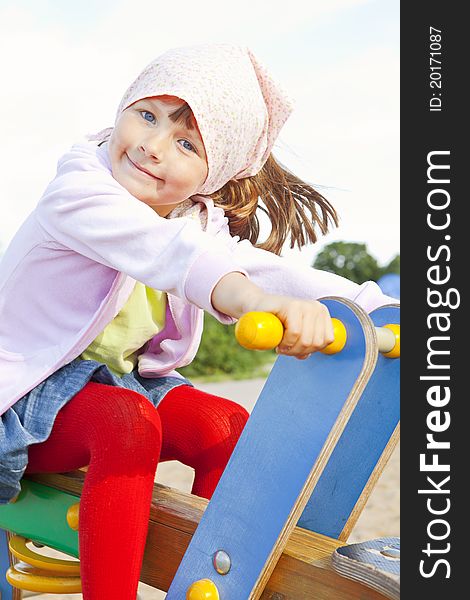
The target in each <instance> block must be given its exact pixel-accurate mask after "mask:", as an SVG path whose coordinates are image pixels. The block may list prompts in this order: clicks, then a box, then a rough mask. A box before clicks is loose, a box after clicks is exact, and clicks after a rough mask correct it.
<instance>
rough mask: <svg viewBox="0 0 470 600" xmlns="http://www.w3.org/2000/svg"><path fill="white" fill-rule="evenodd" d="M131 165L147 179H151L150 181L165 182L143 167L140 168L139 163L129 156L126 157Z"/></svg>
mask: <svg viewBox="0 0 470 600" xmlns="http://www.w3.org/2000/svg"><path fill="white" fill-rule="evenodd" d="M126 156H127V158H128V160H129V162H130V164H131V165H132V166H133V167H134V168H135V169H137V170H138V171H139V172H140V173H142V175H144V176H146V177H147V178H148V177H150V179H155V180H156V181H163V179H162V178H161V177H157V176H156V175H152V173H150V172H149V171H146V170H145V169H144V168H143V167H141V166H139V165H138V164H137V163H135V162H134V161H133V160H131V159H130V158H129V156H128V155H126Z"/></svg>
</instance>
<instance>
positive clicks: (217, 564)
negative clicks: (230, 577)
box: [212, 550, 232, 575]
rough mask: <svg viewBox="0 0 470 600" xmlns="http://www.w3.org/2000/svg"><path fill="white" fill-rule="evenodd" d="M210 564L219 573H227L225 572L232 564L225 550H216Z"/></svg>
mask: <svg viewBox="0 0 470 600" xmlns="http://www.w3.org/2000/svg"><path fill="white" fill-rule="evenodd" d="M212 564H213V565H214V569H215V570H216V571H217V573H219V574H220V575H227V573H228V572H229V571H230V567H231V566H232V561H231V560H230V556H229V555H228V554H227V553H226V552H225V550H217V552H216V553H215V554H214V556H213V557H212Z"/></svg>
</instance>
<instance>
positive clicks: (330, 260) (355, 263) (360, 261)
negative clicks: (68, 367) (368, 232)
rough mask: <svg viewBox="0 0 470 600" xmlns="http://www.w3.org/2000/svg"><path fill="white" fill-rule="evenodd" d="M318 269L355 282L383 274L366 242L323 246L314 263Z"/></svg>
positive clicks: (368, 279) (374, 279) (374, 278)
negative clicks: (369, 251)
mask: <svg viewBox="0 0 470 600" xmlns="http://www.w3.org/2000/svg"><path fill="white" fill-rule="evenodd" d="M313 266H314V267H315V268H316V269H321V270H323V271H330V272H331V273H336V274H337V275H341V276H342V277H346V278H347V279H350V280H351V281H354V282H355V283H364V281H377V279H379V278H380V276H381V275H382V274H383V273H382V269H381V268H380V266H379V264H378V262H377V260H376V259H375V258H374V257H373V256H371V255H370V254H369V253H368V251H367V246H366V245H365V244H358V243H355V242H333V243H331V244H328V245H327V246H325V247H324V248H323V250H322V251H321V252H320V253H319V254H318V256H317V257H316V259H315V262H314V263H313Z"/></svg>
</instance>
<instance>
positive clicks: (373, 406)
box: [0, 298, 400, 600]
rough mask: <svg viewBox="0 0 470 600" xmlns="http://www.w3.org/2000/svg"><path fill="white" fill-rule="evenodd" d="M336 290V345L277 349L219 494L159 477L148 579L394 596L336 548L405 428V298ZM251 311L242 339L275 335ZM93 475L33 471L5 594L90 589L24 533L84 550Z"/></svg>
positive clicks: (245, 593) (10, 514)
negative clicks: (208, 495)
mask: <svg viewBox="0 0 470 600" xmlns="http://www.w3.org/2000/svg"><path fill="white" fill-rule="evenodd" d="M323 302H324V303H325V304H326V305H327V306H328V309H329V311H330V314H331V315H332V316H333V317H334V318H335V319H337V320H338V321H339V322H340V323H341V324H342V326H341V325H340V324H339V323H336V326H337V332H335V344H336V345H337V347H336V348H335V347H333V348H329V352H332V351H333V353H332V354H328V353H315V354H313V355H312V356H311V357H310V358H308V359H306V360H304V361H299V360H296V359H294V358H292V357H287V356H280V357H279V358H278V359H277V361H276V364H275V365H274V367H273V369H272V371H271V373H270V375H269V377H268V380H267V381H266V384H265V386H264V388H263V390H262V392H261V394H260V397H259V399H258V401H257V403H256V406H255V408H254V410H253V412H252V414H251V416H250V419H249V420H248V423H247V425H246V427H245V429H244V431H243V433H242V435H241V437H240V440H239V442H238V444H237V446H236V448H235V450H234V452H233V454H232V457H231V459H230V461H229V463H228V465H227V468H226V469H225V471H224V474H223V475H222V478H221V480H220V482H219V485H218V486H217V489H216V490H215V492H214V495H213V497H212V499H211V501H210V502H209V503H208V502H207V501H206V500H204V499H201V498H196V497H194V496H191V495H190V494H184V493H182V492H178V491H176V490H171V489H169V488H166V487H164V486H160V485H158V484H156V485H155V488H154V497H153V501H152V506H151V514H150V523H149V532H148V537H147V545H146V552H145V556H144V564H143V568H142V573H141V580H142V581H144V582H145V583H148V584H150V585H153V586H155V587H158V588H159V589H162V590H165V591H166V590H168V595H167V600H183V599H184V598H186V599H187V600H199V599H206V600H218V599H220V600H248V599H250V600H256V599H258V598H262V599H264V600H268V599H271V600H299V599H302V598H306V599H307V598H318V599H320V600H322V599H334V600H346V599H348V600H354V599H357V600H358V599H359V598H360V599H362V600H368V599H369V600H372V599H375V600H378V599H383V598H385V597H386V596H384V595H383V594H382V593H381V592H379V591H377V590H375V589H372V588H370V587H368V586H366V585H364V584H363V583H361V582H359V581H353V580H351V579H348V578H346V577H342V576H341V575H339V574H338V573H337V572H336V571H335V570H334V569H333V567H332V564H331V555H332V553H333V552H334V551H335V549H336V548H338V547H339V546H343V545H344V543H345V542H346V540H347V538H348V536H349V534H350V532H351V529H352V527H353V526H354V524H355V522H356V520H357V518H358V517H359V514H360V512H361V511H362V509H363V507H364V505H365V503H366V501H367V498H368V497H369V494H370V492H371V490H372V488H373V486H374V484H375V482H376V481H377V479H378V477H379V475H380V473H381V472H382V470H383V468H384V466H385V464H386V462H387V460H388V458H389V456H390V454H391V452H392V451H393V448H394V446H395V444H396V442H397V441H398V432H399V399H398V398H399V362H400V361H399V360H397V358H398V356H399V325H398V324H399V309H398V307H397V306H393V305H392V306H387V307H382V308H380V309H377V310H375V311H374V312H372V313H371V314H370V315H367V314H366V313H365V312H364V311H363V310H362V309H361V308H360V307H358V306H357V305H355V304H353V303H352V302H350V301H346V300H342V299H339V298H330V299H324V300H323ZM251 317H252V316H249V317H247V320H246V321H245V322H243V321H242V320H241V322H240V324H239V326H238V328H237V329H238V334H239V336H240V338H241V339H242V342H243V343H244V345H247V344H248V345H250V344H251V346H252V347H257V343H256V338H257V337H258V338H259V340H260V339H261V341H262V342H263V343H262V344H259V345H261V346H262V347H263V346H264V347H269V344H270V343H271V344H273V339H271V340H269V338H270V332H272V331H273V329H272V327H271V328H270V327H267V328H266V327H265V326H264V325H263V319H265V320H266V319H270V317H263V315H261V321H260V319H259V315H258V318H257V319H255V321H254V322H251V323H248V324H247V321H249V320H250V319H251ZM255 317H256V315H255ZM260 323H261V324H260ZM274 327H276V326H274ZM274 331H275V329H274ZM260 332H261V333H260ZM279 335H281V337H282V328H281V331H279V329H278V330H277V338H275V339H274V342H276V339H277V340H279V339H280V338H279ZM243 336H245V337H244V339H243ZM250 340H251V341H250ZM259 340H258V341H259ZM276 343H278V342H276ZM276 343H274V344H273V345H276ZM341 346H342V347H341ZM83 479H84V473H83V472H81V471H76V472H74V473H68V474H59V475H50V474H49V475H35V476H29V477H27V478H24V479H23V481H22V491H21V494H20V495H19V496H18V498H17V500H16V502H14V503H12V504H9V505H6V506H1V507H0V527H2V528H3V529H5V530H6V531H7V532H8V533H7V534H6V536H5V535H4V536H3V537H4V538H5V539H3V540H2V539H1V538H0V552H2V553H3V554H0V570H2V569H3V570H4V571H5V570H7V567H8V575H7V577H8V581H9V584H12V585H13V586H15V587H11V586H10V585H9V584H6V583H4V582H0V590H1V592H2V597H1V598H2V600H17V599H19V598H21V592H20V591H19V588H22V589H29V590H36V591H50V592H53V591H56V592H59V593H62V594H63V593H70V592H72V591H79V589H80V581H79V568H78V563H77V561H59V562H57V560H54V559H49V560H47V561H45V560H44V557H41V556H39V557H38V555H39V553H38V552H37V551H33V550H32V549H31V548H30V546H31V544H27V543H26V541H25V540H33V541H34V542H36V543H39V544H43V545H47V546H50V547H52V548H56V549H58V550H61V551H63V552H65V553H66V554H68V555H70V556H72V557H78V532H77V529H78V523H77V502H78V500H79V495H80V490H81V487H82V484H83ZM0 533H1V531H0ZM7 538H9V546H7V541H6V540H7ZM12 555H13V556H14V557H15V558H14V559H13V558H12ZM17 561H20V562H19V563H18V564H15V565H10V563H13V562H17ZM6 563H8V564H6ZM71 563H73V564H71Z"/></svg>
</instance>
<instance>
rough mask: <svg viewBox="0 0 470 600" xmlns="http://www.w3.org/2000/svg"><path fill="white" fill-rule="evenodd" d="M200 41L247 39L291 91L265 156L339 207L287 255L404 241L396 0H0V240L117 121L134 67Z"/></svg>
mask: <svg viewBox="0 0 470 600" xmlns="http://www.w3.org/2000/svg"><path fill="white" fill-rule="evenodd" d="M205 42H214V43H216V42H217V43H219V42H233V43H238V44H243V45H247V46H249V47H250V48H251V49H252V50H253V52H254V53H255V55H256V56H257V57H258V59H259V60H260V61H261V62H262V63H264V64H265V65H266V67H267V68H268V69H269V71H270V72H271V73H272V75H273V76H274V77H275V78H276V79H277V80H278V81H279V82H280V83H281V84H282V86H283V87H284V88H285V89H286V90H287V91H288V93H289V95H290V96H291V97H292V98H293V99H294V103H295V110H294V112H293V114H292V115H291V117H290V118H289V120H288V121H287V123H286V125H285V126H284V128H283V130H282V132H281V135H280V137H279V139H278V142H277V144H276V145H275V147H274V154H275V156H276V157H277V158H278V159H279V160H280V161H281V162H282V163H283V164H285V165H286V166H287V167H289V168H290V169H291V170H292V171H293V172H294V173H296V174H297V175H299V176H300V177H301V178H303V179H304V180H306V181H308V182H309V183H311V184H313V186H314V187H315V188H316V189H318V191H320V192H321V193H322V194H323V195H324V196H326V197H327V198H328V200H330V202H331V203H332V204H333V206H334V207H335V208H336V210H337V211H338V213H339V216H340V225H339V227H338V228H336V229H334V230H333V231H332V232H331V233H329V234H328V235H327V236H324V237H322V238H321V239H320V241H319V242H318V243H317V244H315V245H314V246H309V247H307V248H305V249H304V250H303V251H302V252H300V253H299V251H295V252H293V251H288V250H286V251H285V252H284V254H286V255H289V256H291V257H295V258H296V259H298V260H299V261H302V262H305V263H307V264H310V263H311V262H312V261H313V260H314V258H315V256H316V255H317V253H318V252H319V251H320V250H321V249H322V248H323V247H324V245H326V244H329V243H331V242H333V241H336V240H341V241H350V242H360V243H366V244H367V247H368V250H369V252H370V253H371V254H372V255H373V256H375V257H376V258H377V260H378V261H379V263H380V264H382V265H383V264H386V263H387V262H388V261H389V260H391V259H392V258H393V257H394V256H395V255H396V254H398V253H399V251H400V248H399V239H400V238H399V0H369V1H367V0H328V1H326V0H321V1H320V0H310V1H309V2H306V1H305V0H289V2H286V1H285V0H283V1H279V0H270V1H259V2H253V0H237V1H236V2H221V1H220V0H198V2H194V1H191V0H178V1H177V2H168V1H166V2H162V1H160V2H156V1H151V0H139V2H138V3H136V2H134V1H133V0H121V1H119V0H113V1H111V0H101V1H100V2H95V1H92V0H81V1H80V2H76V0H23V1H21V0H20V1H18V0H15V1H9V0H0V77H1V81H2V88H1V91H0V133H1V139H2V143H1V144H0V165H1V168H0V202H1V213H0V214H1V221H0V252H1V251H2V250H5V248H6V247H7V245H8V243H9V242H10V240H11V239H12V237H13V236H14V234H15V231H16V230H17V229H18V227H19V226H20V225H21V223H22V222H23V220H24V219H25V218H26V217H27V215H28V214H29V213H30V212H31V211H32V210H33V209H34V207H35V205H36V204H37V202H38V200H39V198H40V196H41V194H42V192H43V191H44V189H45V187H46V185H47V183H48V182H49V181H50V180H51V179H52V178H53V177H54V173H55V168H56V164H57V160H58V158H59V157H60V155H61V154H62V153H64V152H65V151H66V150H67V149H68V148H69V147H70V146H71V145H72V144H73V143H74V142H76V141H78V140H80V139H83V137H84V136H85V135H86V134H88V133H92V132H96V131H99V130H100V129H103V128H104V127H109V126H112V125H113V122H114V117H115V112H116V109H117V106H118V104H119V101H120V99H121V97H122V95H123V93H124V91H125V90H126V88H127V87H128V85H129V84H130V83H131V82H132V81H133V80H134V79H135V77H136V76H137V75H138V74H139V72H140V71H141V70H142V69H143V68H144V67H145V66H146V65H147V64H148V63H149V62H151V61H152V60H153V59H154V58H156V57H157V56H158V55H159V54H160V53H162V52H164V51H165V50H167V49H169V48H172V47H176V46H187V45H190V44H197V43H205ZM262 231H267V230H266V225H265V226H264V227H263V229H262Z"/></svg>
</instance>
